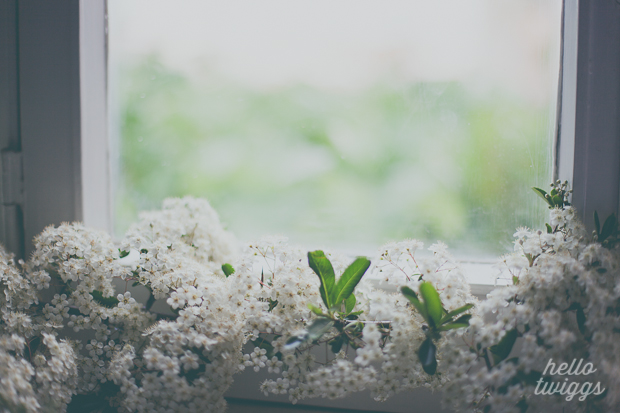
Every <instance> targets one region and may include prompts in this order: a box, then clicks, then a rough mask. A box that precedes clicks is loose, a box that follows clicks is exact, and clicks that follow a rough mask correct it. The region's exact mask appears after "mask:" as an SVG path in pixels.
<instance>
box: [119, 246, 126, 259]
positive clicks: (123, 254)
mask: <svg viewBox="0 0 620 413" xmlns="http://www.w3.org/2000/svg"><path fill="white" fill-rule="evenodd" d="M118 252H119V256H118V257H119V258H125V257H126V256H128V255H129V251H125V250H122V251H121V249H120V248H119V249H118Z"/></svg>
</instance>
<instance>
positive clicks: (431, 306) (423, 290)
mask: <svg viewBox="0 0 620 413" xmlns="http://www.w3.org/2000/svg"><path fill="white" fill-rule="evenodd" d="M420 295H421V296H422V299H423V300H424V306H425V307H426V312H427V313H428V316H429V320H428V321H429V324H430V326H431V327H437V326H439V322H440V321H441V314H442V312H443V309H442V308H443V307H442V305H441V299H440V298H439V294H438V293H437V290H435V287H433V284H431V283H429V282H428V281H423V282H422V283H421V284H420Z"/></svg>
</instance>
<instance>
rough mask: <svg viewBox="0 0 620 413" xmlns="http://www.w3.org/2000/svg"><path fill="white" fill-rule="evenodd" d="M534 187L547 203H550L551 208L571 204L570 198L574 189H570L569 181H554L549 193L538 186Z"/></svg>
mask: <svg viewBox="0 0 620 413" xmlns="http://www.w3.org/2000/svg"><path fill="white" fill-rule="evenodd" d="M532 189H533V190H534V192H536V193H537V194H538V196H540V197H541V198H542V199H543V200H544V201H545V202H546V203H547V205H549V209H553V208H564V207H565V206H570V202H569V201H568V198H569V196H570V194H571V193H572V192H573V191H572V189H568V181H564V182H561V181H560V180H557V181H556V182H552V183H551V191H550V192H549V193H547V192H546V191H544V190H542V189H540V188H536V187H533V188H532Z"/></svg>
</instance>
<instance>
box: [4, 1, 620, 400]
mask: <svg viewBox="0 0 620 413" xmlns="http://www.w3.org/2000/svg"><path fill="white" fill-rule="evenodd" d="M106 14H107V13H106V1H105V0H55V1H54V2H49V1H48V0H26V1H23V0H22V1H18V0H7V1H4V2H0V23H2V24H0V27H1V28H0V150H1V157H0V163H1V167H2V180H1V183H0V184H1V187H0V198H1V202H0V241H1V242H2V243H3V244H4V245H6V246H7V247H8V248H9V249H10V250H11V251H13V252H15V253H16V254H17V255H18V257H27V256H28V255H29V253H30V250H31V248H32V247H31V241H30V240H32V238H33V237H34V236H35V235H36V234H38V233H39V232H40V231H41V230H42V229H43V228H44V227H45V226H47V225H50V224H60V223H61V222H63V221H83V222H84V223H85V224H86V225H88V226H93V227H98V228H102V229H105V230H108V231H110V230H111V222H112V219H111V217H112V212H111V211H112V207H111V206H112V191H111V177H110V169H111V168H110V144H109V142H108V124H107V112H108V111H107V92H106V86H107V74H106V72H107V50H106V48H107V44H106V30H107V25H106V18H107V15H106ZM562 21H563V25H562V38H563V43H562V57H561V59H562V60H561V72H560V87H559V92H558V114H557V130H556V137H555V145H554V173H553V176H554V179H556V178H557V179H562V180H565V179H566V180H569V181H570V182H572V185H573V187H574V193H573V204H574V205H575V207H576V208H577V210H578V212H579V214H580V216H581V218H582V219H583V220H584V222H585V223H586V226H587V227H588V228H589V229H592V227H593V219H592V214H593V211H594V210H597V211H598V212H599V215H601V216H602V217H605V216H607V215H609V214H611V213H618V206H619V197H620V116H618V114H620V24H618V22H620V1H619V0H565V1H564V4H563V17H562ZM42 22H43V23H45V24H41V23H42ZM50 85H55V87H49V86H50ZM52 115H53V116H52ZM472 288H473V290H474V292H475V293H478V294H485V293H486V292H488V291H489V290H490V289H491V288H492V286H489V285H486V286H485V285H483V284H472ZM235 382H236V387H237V388H242V389H243V392H239V393H238V394H237V396H241V397H243V399H245V400H247V399H248V398H251V399H252V400H257V399H261V398H262V397H261V396H260V395H258V396H256V397H254V393H255V392H253V391H254V390H257V389H255V387H256V386H254V387H252V388H247V387H245V386H244V384H243V383H244V379H243V377H240V378H238V379H236V380H235ZM252 382H253V383H255V378H253V380H252ZM239 386H241V387H239ZM233 391H234V389H233ZM228 395H229V396H230V395H231V394H230V393H229V394H228ZM409 397H411V396H408V398H409ZM414 397H415V400H416V405H417V406H418V407H419V408H421V409H422V408H424V407H425V406H428V405H432V406H434V405H435V402H436V401H437V400H436V396H431V395H430V394H428V393H426V392H423V391H418V392H416V393H415V396H414ZM243 399H238V400H243ZM263 399H264V398H263ZM270 400H273V398H271V399H270ZM399 400H400V401H399ZM402 400H404V399H402V398H401V399H399V398H398V397H396V398H395V399H394V402H395V405H396V406H397V407H394V408H392V407H390V406H391V405H392V404H391V403H388V404H385V405H382V409H383V408H384V409H389V410H387V411H409V410H410V400H411V399H409V400H408V401H405V402H403V401H402ZM360 401H361V404H363V406H362V407H360V408H364V407H365V408H372V407H373V404H372V403H369V401H370V399H369V400H368V402H367V401H366V399H364V400H362V399H361V398H360ZM313 402H314V403H313ZM252 403H254V402H252ZM325 403H328V404H329V406H339V404H338V401H329V402H323V401H321V400H318V401H315V400H313V401H311V402H310V403H309V404H315V405H316V404H319V405H321V404H323V405H325ZM399 404H400V406H398V405H399ZM340 406H344V407H349V408H350V407H351V404H350V400H349V401H347V402H346V404H345V405H340ZM403 408H404V409H405V410H402V409H403Z"/></svg>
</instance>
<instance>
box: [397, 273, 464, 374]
mask: <svg viewBox="0 0 620 413" xmlns="http://www.w3.org/2000/svg"><path fill="white" fill-rule="evenodd" d="M401 292H402V293H403V295H404V296H405V297H407V299H408V300H409V302H411V304H412V305H413V306H414V307H415V309H416V310H417V311H418V312H419V313H420V315H421V316H422V318H424V320H425V321H426V323H427V326H426V327H427V328H426V330H425V331H426V339H425V340H424V342H423V343H422V345H421V346H420V348H419V349H418V358H419V359H420V363H422V368H423V369H424V371H425V372H426V373H427V374H430V375H433V374H435V372H436V371H437V358H436V353H437V347H436V346H435V343H434V342H433V341H436V340H439V338H440V337H441V332H442V331H448V330H453V329H456V328H465V327H468V326H469V319H470V318H471V314H463V315H461V316H460V317H458V318H456V319H455V317H456V316H458V315H459V314H462V313H464V312H466V311H468V310H470V309H471V308H472V307H473V306H474V305H473V304H465V305H464V306H462V307H459V308H457V309H455V310H452V311H448V310H446V309H445V308H444V307H443V305H442V304H441V299H440V298H439V293H437V290H436V289H435V287H433V284H431V283H429V282H427V281H423V282H422V283H421V284H420V295H419V296H418V294H416V293H415V291H413V290H412V289H411V288H409V287H402V288H401ZM420 297H421V299H420Z"/></svg>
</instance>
